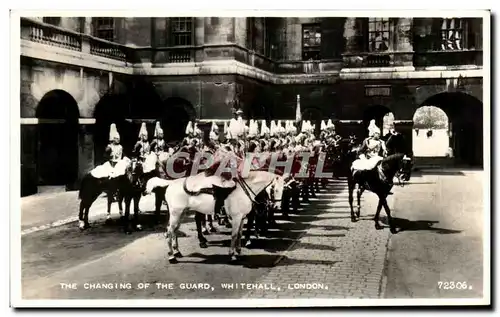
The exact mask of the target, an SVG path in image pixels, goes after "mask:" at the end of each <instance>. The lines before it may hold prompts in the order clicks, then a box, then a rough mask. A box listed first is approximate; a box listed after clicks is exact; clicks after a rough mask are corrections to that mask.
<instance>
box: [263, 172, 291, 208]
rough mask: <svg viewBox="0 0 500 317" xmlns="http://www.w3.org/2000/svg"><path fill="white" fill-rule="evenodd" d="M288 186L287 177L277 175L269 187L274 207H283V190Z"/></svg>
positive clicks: (268, 191)
mask: <svg viewBox="0 0 500 317" xmlns="http://www.w3.org/2000/svg"><path fill="white" fill-rule="evenodd" d="M287 186H289V184H287V182H286V179H285V177H283V176H280V175H276V177H275V178H274V179H273V181H272V182H271V184H270V185H269V186H268V187H267V193H268V195H269V198H270V203H271V207H272V208H273V209H277V210H278V209H281V199H282V198H283V191H284V190H285V188H286V187H287Z"/></svg>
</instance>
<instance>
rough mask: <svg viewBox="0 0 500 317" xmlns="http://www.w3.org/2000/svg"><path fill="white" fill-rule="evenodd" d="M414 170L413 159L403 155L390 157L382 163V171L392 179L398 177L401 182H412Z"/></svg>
mask: <svg viewBox="0 0 500 317" xmlns="http://www.w3.org/2000/svg"><path fill="white" fill-rule="evenodd" d="M412 168H413V161H412V159H411V157H409V156H408V155H406V154H402V153H397V154H392V155H389V156H387V157H386V158H384V159H383V161H382V169H383V170H384V171H385V172H384V173H385V174H386V176H388V177H391V178H392V177H394V176H396V177H397V178H398V179H399V180H400V181H401V182H403V181H405V182H407V181H409V180H410V177H411V170H412Z"/></svg>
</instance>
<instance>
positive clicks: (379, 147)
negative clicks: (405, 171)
mask: <svg viewBox="0 0 500 317" xmlns="http://www.w3.org/2000/svg"><path fill="white" fill-rule="evenodd" d="M368 132H369V134H368V138H366V139H365V140H364V141H363V143H362V145H361V147H360V149H359V150H358V154H359V159H357V160H356V161H354V162H353V163H352V169H353V170H356V171H367V170H373V169H374V168H375V167H376V166H377V165H378V164H379V162H380V161H381V160H382V159H383V158H384V157H385V156H387V149H386V146H385V142H384V141H383V140H381V139H380V128H378V127H377V126H376V125H375V120H371V121H370V125H369V126H368ZM380 176H381V177H382V180H383V181H385V182H387V183H388V184H392V179H385V178H383V175H382V174H381V175H380ZM390 194H392V193H390Z"/></svg>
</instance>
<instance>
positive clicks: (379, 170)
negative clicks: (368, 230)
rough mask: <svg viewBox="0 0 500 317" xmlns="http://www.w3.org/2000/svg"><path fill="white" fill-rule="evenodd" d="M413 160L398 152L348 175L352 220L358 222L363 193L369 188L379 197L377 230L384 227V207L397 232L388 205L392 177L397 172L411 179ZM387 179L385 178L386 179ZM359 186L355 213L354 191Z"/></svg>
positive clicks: (394, 230) (390, 222)
mask: <svg viewBox="0 0 500 317" xmlns="http://www.w3.org/2000/svg"><path fill="white" fill-rule="evenodd" d="M411 167H412V161H411V158H409V157H408V156H407V155H406V154H403V153H396V154H392V155H390V156H387V157H385V158H384V159H382V160H381V161H380V162H379V163H378V164H377V165H376V166H375V167H374V168H373V169H371V170H362V171H359V170H353V171H352V172H351V173H349V175H348V177H347V184H348V190H349V206H350V208H351V221H352V222H356V221H357V219H358V218H359V217H360V212H361V203H360V200H361V195H362V194H363V192H364V191H365V190H369V191H371V192H372V193H374V194H376V195H377V196H378V198H379V202H378V206H377V211H376V213H375V217H374V219H373V220H374V221H375V228H376V229H377V230H379V229H382V226H381V225H380V224H379V216H380V210H381V209H382V207H384V210H385V212H386V214H387V220H388V223H389V227H390V230H391V233H397V231H396V227H395V226H394V223H393V221H392V217H391V211H390V209H389V206H388V205H387V196H388V195H389V192H390V191H391V189H392V186H393V185H392V179H393V178H394V176H395V175H396V173H400V174H401V175H402V179H403V180H404V181H409V180H410V177H411ZM384 179H385V180H384ZM356 185H357V186H358V190H357V201H358V206H357V212H356V215H355V214H354V209H353V200H354V199H353V192H354V188H355V187H356Z"/></svg>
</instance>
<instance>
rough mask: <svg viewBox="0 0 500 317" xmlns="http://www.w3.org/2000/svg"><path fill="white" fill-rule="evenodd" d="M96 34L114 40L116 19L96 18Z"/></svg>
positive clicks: (107, 39)
mask: <svg viewBox="0 0 500 317" xmlns="http://www.w3.org/2000/svg"><path fill="white" fill-rule="evenodd" d="M94 36H96V37H98V38H101V39H103V40H106V41H110V42H113V41H114V40H115V20H114V19H113V18H94Z"/></svg>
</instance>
